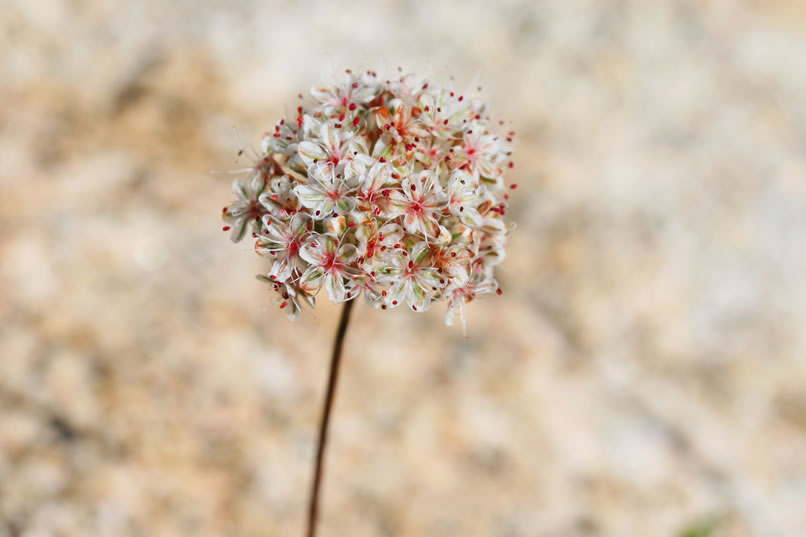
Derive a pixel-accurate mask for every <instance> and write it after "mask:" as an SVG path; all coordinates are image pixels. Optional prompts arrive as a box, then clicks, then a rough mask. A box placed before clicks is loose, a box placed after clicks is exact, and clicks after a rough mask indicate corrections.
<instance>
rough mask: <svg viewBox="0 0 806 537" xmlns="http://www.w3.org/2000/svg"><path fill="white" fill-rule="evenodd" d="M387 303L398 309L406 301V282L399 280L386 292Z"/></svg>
mask: <svg viewBox="0 0 806 537" xmlns="http://www.w3.org/2000/svg"><path fill="white" fill-rule="evenodd" d="M385 298H386V303H387V304H388V305H389V306H391V307H393V308H394V307H397V306H399V305H401V304H402V303H403V302H405V301H406V282H405V281H402V280H397V281H396V282H394V283H393V284H392V286H391V287H390V288H389V289H388V290H387V292H386V297H385Z"/></svg>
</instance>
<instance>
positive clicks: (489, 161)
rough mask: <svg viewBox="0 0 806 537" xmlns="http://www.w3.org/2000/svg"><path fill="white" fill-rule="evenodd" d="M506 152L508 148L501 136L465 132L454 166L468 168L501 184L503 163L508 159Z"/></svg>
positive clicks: (479, 175)
mask: <svg viewBox="0 0 806 537" xmlns="http://www.w3.org/2000/svg"><path fill="white" fill-rule="evenodd" d="M506 154H507V149H506V147H505V146H504V144H503V143H502V141H501V138H500V137H498V136H493V135H490V134H485V135H481V134H479V133H477V132H472V133H466V134H465V137H464V140H463V142H462V145H461V147H460V148H459V149H458V150H457V151H456V157H455V159H452V163H453V165H454V166H458V167H464V168H466V169H468V170H469V171H470V172H471V173H473V174H475V175H476V177H481V178H484V179H486V180H487V181H488V182H493V183H496V184H500V181H499V178H500V177H501V173H502V167H501V164H502V162H503V161H504V160H505V159H506Z"/></svg>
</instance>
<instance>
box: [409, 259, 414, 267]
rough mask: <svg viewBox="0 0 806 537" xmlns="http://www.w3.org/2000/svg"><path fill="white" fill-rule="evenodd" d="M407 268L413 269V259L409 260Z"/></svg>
mask: <svg viewBox="0 0 806 537" xmlns="http://www.w3.org/2000/svg"><path fill="white" fill-rule="evenodd" d="M409 268H410V269H413V268H414V261H409Z"/></svg>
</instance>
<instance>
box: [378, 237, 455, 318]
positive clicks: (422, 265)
mask: <svg viewBox="0 0 806 537" xmlns="http://www.w3.org/2000/svg"><path fill="white" fill-rule="evenodd" d="M428 254H429V246H428V244H426V243H425V242H418V243H417V244H415V245H414V247H413V248H412V249H411V251H409V250H407V249H406V248H397V249H395V251H394V254H393V255H392V256H391V261H392V264H391V265H386V266H383V267H381V268H380V269H379V271H378V274H379V275H380V278H381V279H382V280H384V281H388V282H392V286H391V287H390V289H389V291H388V294H387V296H386V303H387V304H388V305H391V306H397V305H398V304H400V303H402V302H404V301H405V302H407V303H408V305H409V306H410V307H411V309H412V310H414V311H419V312H424V311H426V310H428V307H429V306H430V305H431V297H432V296H433V294H434V293H435V292H438V291H439V288H441V287H443V286H444V285H445V283H446V280H445V277H443V276H441V275H440V274H439V273H438V272H437V269H436V268H434V267H433V266H431V265H430V264H429V263H428V259H427V257H428Z"/></svg>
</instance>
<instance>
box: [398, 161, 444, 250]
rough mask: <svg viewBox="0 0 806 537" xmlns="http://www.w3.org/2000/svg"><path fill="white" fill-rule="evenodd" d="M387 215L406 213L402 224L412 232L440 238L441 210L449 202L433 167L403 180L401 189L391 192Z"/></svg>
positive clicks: (403, 214)
mask: <svg viewBox="0 0 806 537" xmlns="http://www.w3.org/2000/svg"><path fill="white" fill-rule="evenodd" d="M389 205H390V210H389V213H388V214H387V215H386V217H387V218H394V217H396V216H400V215H402V216H403V227H404V228H405V229H406V231H408V232H409V233H421V234H423V235H425V236H426V237H428V236H431V237H438V236H439V235H440V229H439V227H440V226H439V219H438V217H439V213H441V212H442V209H443V208H444V207H445V205H446V196H445V193H444V192H443V191H442V187H440V185H439V181H438V180H437V178H436V176H435V175H434V173H433V172H431V171H430V170H423V171H421V172H420V173H418V174H416V175H414V176H409V177H406V178H404V179H403V181H402V183H401V190H395V191H393V192H391V194H390V195H389Z"/></svg>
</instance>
